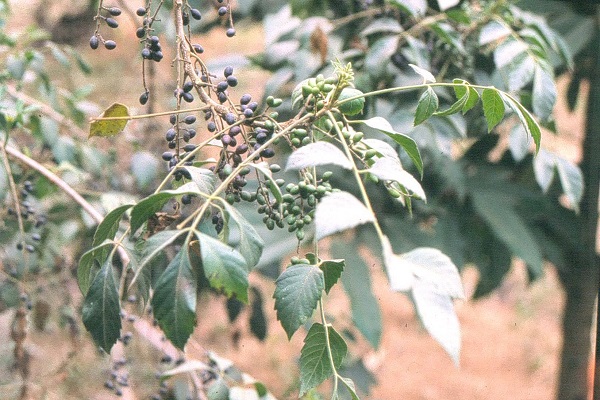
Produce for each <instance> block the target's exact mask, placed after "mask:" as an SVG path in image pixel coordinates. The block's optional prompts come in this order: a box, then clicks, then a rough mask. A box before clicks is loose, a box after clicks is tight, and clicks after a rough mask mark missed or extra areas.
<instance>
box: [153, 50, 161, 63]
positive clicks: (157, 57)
mask: <svg viewBox="0 0 600 400" xmlns="http://www.w3.org/2000/svg"><path fill="white" fill-rule="evenodd" d="M152 59H153V60H154V61H156V62H159V61H160V60H162V59H163V53H162V51H154V52H152Z"/></svg>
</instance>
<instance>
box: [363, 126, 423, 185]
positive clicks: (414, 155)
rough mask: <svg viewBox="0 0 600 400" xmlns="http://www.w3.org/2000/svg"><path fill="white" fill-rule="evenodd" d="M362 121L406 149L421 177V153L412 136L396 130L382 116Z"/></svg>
mask: <svg viewBox="0 0 600 400" xmlns="http://www.w3.org/2000/svg"><path fill="white" fill-rule="evenodd" d="M362 122H363V123H364V124H365V125H367V126H369V127H371V128H373V129H376V130H378V131H380V132H383V133H384V134H385V135H387V136H388V137H389V138H390V139H393V140H394V141H395V142H396V143H398V144H399V145H400V146H402V148H403V149H404V151H406V153H407V154H408V156H409V157H410V159H411V160H412V162H413V163H414V164H415V167H417V170H419V173H420V174H421V177H422V176H423V160H422V159H421V153H420V152H419V148H418V147H417V143H416V142H415V141H414V140H413V138H411V137H410V136H407V135H403V134H402V133H399V132H396V131H395V130H394V128H393V127H392V125H391V124H390V123H389V122H388V121H387V120H386V119H385V118H382V117H373V118H371V119H368V120H366V121H362ZM367 144H368V143H367ZM394 154H395V151H394ZM384 155H385V154H384ZM396 157H397V155H396Z"/></svg>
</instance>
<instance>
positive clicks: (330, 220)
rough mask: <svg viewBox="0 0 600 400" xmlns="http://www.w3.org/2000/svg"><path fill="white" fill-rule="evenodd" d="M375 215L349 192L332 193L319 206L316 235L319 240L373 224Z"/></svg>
mask: <svg viewBox="0 0 600 400" xmlns="http://www.w3.org/2000/svg"><path fill="white" fill-rule="evenodd" d="M374 220H375V218H374V216H373V213H372V212H371V211H370V210H369V209H368V208H367V207H365V205H364V204H363V203H361V202H360V201H359V200H358V199H357V198H356V197H354V196H353V195H351V194H350V193H348V192H332V193H329V194H328V195H327V196H325V197H323V199H321V201H320V202H319V203H318V204H317V210H316V212H315V231H316V232H315V234H316V238H317V240H321V239H323V238H324V237H326V236H329V235H333V234H334V233H338V232H341V231H344V230H346V229H350V228H354V227H356V226H358V225H362V224H366V223H367V222H373V221H374Z"/></svg>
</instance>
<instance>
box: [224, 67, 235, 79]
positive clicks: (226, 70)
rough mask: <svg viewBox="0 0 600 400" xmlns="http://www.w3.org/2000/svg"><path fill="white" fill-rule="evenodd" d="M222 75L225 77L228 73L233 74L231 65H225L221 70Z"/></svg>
mask: <svg viewBox="0 0 600 400" xmlns="http://www.w3.org/2000/svg"><path fill="white" fill-rule="evenodd" d="M223 75H224V76H225V78H227V77H228V76H230V75H233V67H232V66H231V65H228V66H227V67H225V69H224V70H223Z"/></svg>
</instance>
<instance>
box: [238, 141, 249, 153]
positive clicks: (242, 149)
mask: <svg viewBox="0 0 600 400" xmlns="http://www.w3.org/2000/svg"><path fill="white" fill-rule="evenodd" d="M247 151H248V145H247V144H246V143H240V145H239V146H238V147H237V148H236V149H235V152H236V153H237V154H244V153H245V152H247Z"/></svg>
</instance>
